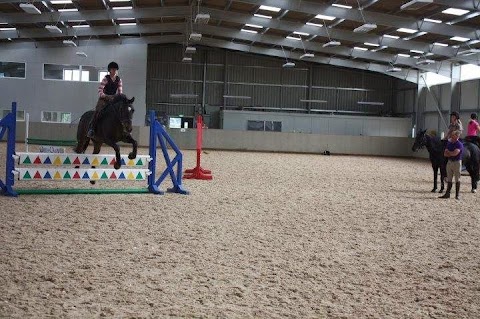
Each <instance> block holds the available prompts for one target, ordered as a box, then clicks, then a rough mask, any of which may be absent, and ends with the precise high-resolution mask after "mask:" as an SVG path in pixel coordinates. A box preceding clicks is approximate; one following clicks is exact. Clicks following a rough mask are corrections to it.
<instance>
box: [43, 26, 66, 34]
mask: <svg viewBox="0 0 480 319" xmlns="http://www.w3.org/2000/svg"><path fill="white" fill-rule="evenodd" d="M45 29H47V30H48V32H50V33H62V30H60V28H59V27H57V26H56V25H46V26H45Z"/></svg>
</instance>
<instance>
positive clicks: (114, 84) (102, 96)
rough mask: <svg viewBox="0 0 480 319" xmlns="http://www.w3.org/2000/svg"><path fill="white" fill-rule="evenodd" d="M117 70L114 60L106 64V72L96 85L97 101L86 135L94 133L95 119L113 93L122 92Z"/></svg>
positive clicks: (112, 96) (110, 99)
mask: <svg viewBox="0 0 480 319" xmlns="http://www.w3.org/2000/svg"><path fill="white" fill-rule="evenodd" d="M117 71H118V64H117V63H116V62H110V63H109V64H108V72H109V74H107V75H106V76H105V77H104V78H103V80H102V82H101V83H100V86H99V87H98V95H99V98H98V102H97V106H96V107H95V114H94V115H93V119H92V122H91V123H90V127H89V130H88V133H87V137H90V138H92V137H93V136H94V135H95V129H96V126H97V121H98V118H99V114H100V113H101V111H102V110H103V108H104V107H105V106H107V105H108V103H109V102H111V101H112V100H113V98H114V96H115V95H117V94H122V92H123V88H122V80H121V79H120V77H119V76H118V75H117Z"/></svg>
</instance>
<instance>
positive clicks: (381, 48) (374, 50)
mask: <svg viewBox="0 0 480 319" xmlns="http://www.w3.org/2000/svg"><path fill="white" fill-rule="evenodd" d="M386 48H388V47H387V46H386V45H382V46H381V47H378V48H375V49H371V50H370V51H372V52H378V51H380V50H383V49H386Z"/></svg>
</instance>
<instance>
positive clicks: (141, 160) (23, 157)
mask: <svg viewBox="0 0 480 319" xmlns="http://www.w3.org/2000/svg"><path fill="white" fill-rule="evenodd" d="M17 156H18V157H19V158H18V162H17V163H18V164H20V165H54V166H75V165H93V166H101V167H102V166H113V164H114V163H115V155H113V154H96V155H92V154H68V153H22V152H18V153H17ZM150 160H151V158H150V156H149V155H137V157H136V158H135V159H133V160H131V159H129V158H128V155H121V163H122V166H126V167H138V168H140V167H145V166H147V165H148V162H149V161H150Z"/></svg>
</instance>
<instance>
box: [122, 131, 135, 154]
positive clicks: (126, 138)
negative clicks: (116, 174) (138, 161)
mask: <svg viewBox="0 0 480 319" xmlns="http://www.w3.org/2000/svg"><path fill="white" fill-rule="evenodd" d="M123 142H125V143H130V144H132V151H131V152H130V153H129V154H128V158H129V159H134V158H135V157H137V149H138V143H137V141H136V140H134V139H133V137H132V135H131V134H128V135H127V136H126V137H125V139H123Z"/></svg>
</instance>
